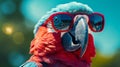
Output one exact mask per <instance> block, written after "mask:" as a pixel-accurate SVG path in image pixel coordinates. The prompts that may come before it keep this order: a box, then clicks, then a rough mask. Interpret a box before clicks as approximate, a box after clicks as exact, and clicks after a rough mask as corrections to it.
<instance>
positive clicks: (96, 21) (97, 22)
mask: <svg viewBox="0 0 120 67" xmlns="http://www.w3.org/2000/svg"><path fill="white" fill-rule="evenodd" d="M89 19H90V20H89V21H90V25H91V27H92V30H94V31H95V32H99V31H101V30H102V29H103V27H104V21H103V20H104V18H103V17H102V16H101V15H99V14H93V15H91V16H90V17H89Z"/></svg>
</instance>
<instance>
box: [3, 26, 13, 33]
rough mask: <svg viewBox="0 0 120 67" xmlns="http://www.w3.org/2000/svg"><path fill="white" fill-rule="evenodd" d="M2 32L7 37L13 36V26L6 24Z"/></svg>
mask: <svg viewBox="0 0 120 67" xmlns="http://www.w3.org/2000/svg"><path fill="white" fill-rule="evenodd" d="M2 31H3V32H4V33H5V34H6V35H11V34H12V33H13V26H12V25H11V24H4V25H3V27H2Z"/></svg>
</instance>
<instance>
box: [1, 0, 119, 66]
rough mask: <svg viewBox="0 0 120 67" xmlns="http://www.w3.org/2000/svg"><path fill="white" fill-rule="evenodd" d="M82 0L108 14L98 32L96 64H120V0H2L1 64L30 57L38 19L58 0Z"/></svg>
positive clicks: (14, 63) (63, 0)
mask: <svg viewBox="0 0 120 67" xmlns="http://www.w3.org/2000/svg"><path fill="white" fill-rule="evenodd" d="M73 1H76V2H81V3H84V4H87V5H89V6H90V7H91V8H92V9H93V10H94V12H100V13H102V14H103V15H104V16H105V28H104V30H103V31H102V32H100V33H94V32H93V35H94V40H95V47H96V51H97V54H96V57H95V58H94V59H93V64H92V67H120V64H119V62H120V39H119V38H120V22H119V19H120V17H119V16H120V7H119V6H120V0H0V45H1V46H0V67H18V66H20V65H21V64H22V63H24V62H25V61H26V60H27V59H29V57H30V55H29V54H28V53H29V46H30V42H31V40H32V39H33V37H34V34H33V29H34V25H35V24H36V23H37V22H38V20H39V19H40V18H41V17H42V16H43V15H45V14H46V12H47V11H49V10H51V8H55V7H56V6H57V5H58V4H64V3H69V2H73Z"/></svg>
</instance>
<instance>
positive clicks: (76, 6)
mask: <svg viewBox="0 0 120 67" xmlns="http://www.w3.org/2000/svg"><path fill="white" fill-rule="evenodd" d="M63 7H64V8H63ZM56 12H69V13H76V12H83V13H86V14H91V13H93V10H92V9H91V8H90V7H89V6H88V5H86V4H82V3H78V2H70V3H66V4H60V5H58V6H57V7H56V8H53V9H52V10H51V11H49V12H47V13H46V15H44V16H43V17H42V18H41V19H40V20H39V22H38V23H37V24H36V25H35V28H34V35H35V34H36V32H37V30H38V28H39V27H40V26H41V25H42V24H43V23H44V22H45V20H47V18H49V16H50V15H52V14H53V13H56Z"/></svg>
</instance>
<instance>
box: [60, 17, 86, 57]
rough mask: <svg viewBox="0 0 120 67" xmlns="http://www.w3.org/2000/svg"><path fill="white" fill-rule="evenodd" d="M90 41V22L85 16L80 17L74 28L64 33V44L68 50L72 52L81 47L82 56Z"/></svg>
mask: <svg viewBox="0 0 120 67" xmlns="http://www.w3.org/2000/svg"><path fill="white" fill-rule="evenodd" d="M87 42H88V24H87V21H86V19H85V18H84V17H78V18H77V19H76V20H75V22H74V26H73V28H72V29H71V30H70V31H69V32H66V33H64V34H63V36H62V45H63V47H64V48H65V50H66V51H69V52H72V51H76V50H78V49H79V48H81V52H80V57H82V56H83V55H84V53H85V51H86V47H87Z"/></svg>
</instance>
